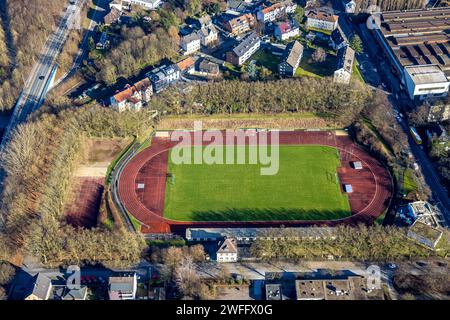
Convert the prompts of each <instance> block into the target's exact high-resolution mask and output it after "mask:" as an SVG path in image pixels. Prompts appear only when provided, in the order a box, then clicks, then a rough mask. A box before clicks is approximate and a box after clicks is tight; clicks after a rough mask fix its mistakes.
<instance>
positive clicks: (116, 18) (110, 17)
mask: <svg viewBox="0 0 450 320" xmlns="http://www.w3.org/2000/svg"><path fill="white" fill-rule="evenodd" d="M121 15H122V10H119V9H118V8H117V7H116V6H112V7H111V9H110V11H109V12H108V14H107V15H105V17H104V18H103V21H104V24H105V25H107V26H109V25H112V24H115V23H119V22H120V16H121Z"/></svg>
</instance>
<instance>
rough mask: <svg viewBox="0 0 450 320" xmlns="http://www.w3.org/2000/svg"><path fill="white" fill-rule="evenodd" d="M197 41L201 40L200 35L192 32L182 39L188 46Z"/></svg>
mask: <svg viewBox="0 0 450 320" xmlns="http://www.w3.org/2000/svg"><path fill="white" fill-rule="evenodd" d="M196 40H200V37H199V36H198V34H197V33H196V32H192V33H190V34H188V35H185V36H184V37H182V38H181V42H183V43H186V44H187V43H190V42H192V41H196Z"/></svg>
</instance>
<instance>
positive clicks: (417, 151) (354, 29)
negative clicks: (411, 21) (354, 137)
mask: <svg viewBox="0 0 450 320" xmlns="http://www.w3.org/2000/svg"><path fill="white" fill-rule="evenodd" d="M339 26H340V27H341V29H342V30H343V31H344V33H345V34H346V36H347V37H348V38H350V37H351V36H352V35H353V34H355V33H357V34H358V35H359V36H360V38H361V40H362V43H363V47H364V53H363V54H361V55H358V57H357V58H358V61H360V64H362V65H363V70H362V72H361V73H362V75H363V78H364V80H365V81H366V83H367V84H369V85H371V86H372V87H375V88H378V89H382V90H383V91H386V93H392V94H390V96H389V101H390V107H391V111H393V110H394V109H395V110H398V111H405V110H409V109H411V106H413V105H414V104H413V102H412V101H411V100H409V98H408V97H407V95H406V93H405V91H404V90H403V86H402V84H401V81H400V80H399V78H397V77H396V76H395V75H394V74H393V72H392V68H391V66H390V64H389V62H388V61H387V59H385V57H384V55H383V52H382V51H381V49H380V48H379V47H378V45H377V44H376V41H375V39H374V37H373V35H372V34H371V32H370V31H369V30H368V29H367V27H366V25H365V24H359V25H355V24H351V23H349V21H348V20H347V19H346V17H345V14H341V16H340V18H339ZM383 81H384V82H383ZM400 127H401V128H402V130H403V131H404V133H405V134H406V135H407V136H408V144H409V150H410V151H411V153H412V154H413V156H414V158H415V161H416V162H417V163H418V165H419V170H420V172H421V174H422V175H423V177H424V178H425V182H426V183H427V184H428V186H429V187H430V189H431V192H432V195H431V197H432V200H433V202H434V203H435V204H437V205H438V207H439V209H440V210H441V211H442V213H443V215H444V218H445V220H446V222H447V225H450V199H449V197H448V193H447V190H446V189H445V188H444V187H443V185H442V184H441V181H440V179H439V176H438V174H437V172H436V169H435V168H434V166H433V163H432V161H431V160H430V159H429V158H428V156H427V154H426V153H425V151H424V150H422V148H420V147H419V146H418V145H417V144H416V143H415V141H414V140H413V139H412V138H411V135H410V134H409V126H408V123H407V122H406V121H401V122H400Z"/></svg>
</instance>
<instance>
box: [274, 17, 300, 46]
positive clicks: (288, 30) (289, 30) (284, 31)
mask: <svg viewBox="0 0 450 320" xmlns="http://www.w3.org/2000/svg"><path fill="white" fill-rule="evenodd" d="M299 34H300V28H299V27H298V26H297V25H294V24H293V23H289V22H287V21H285V22H281V23H279V24H277V26H276V27H275V29H274V35H275V37H276V38H277V39H278V40H282V41H284V40H288V39H290V38H292V37H296V36H298V35H299Z"/></svg>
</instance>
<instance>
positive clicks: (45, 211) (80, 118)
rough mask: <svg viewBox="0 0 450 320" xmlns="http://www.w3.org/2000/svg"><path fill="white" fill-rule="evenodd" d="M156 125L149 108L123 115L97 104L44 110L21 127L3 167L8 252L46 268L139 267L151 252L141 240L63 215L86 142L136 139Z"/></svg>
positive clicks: (3, 223)
mask: <svg viewBox="0 0 450 320" xmlns="http://www.w3.org/2000/svg"><path fill="white" fill-rule="evenodd" d="M44 109H45V108H44ZM151 124H152V123H151V117H150V115H149V111H148V110H143V111H142V112H140V113H133V112H126V113H121V114H119V113H117V112H115V111H113V110H111V109H106V108H102V107H98V106H91V107H86V108H82V109H81V108H80V109H73V108H69V109H65V108H62V109H60V110H59V111H58V112H55V113H53V114H50V113H47V112H45V110H41V111H40V112H39V114H37V115H36V116H35V117H34V119H33V120H32V121H30V122H27V123H25V124H22V125H20V126H19V127H18V128H17V129H16V132H15V134H14V135H13V139H12V141H11V142H10V143H9V144H8V145H7V146H6V149H5V152H3V154H2V161H1V165H2V169H3V170H4V172H5V179H4V188H3V193H2V203H1V214H0V217H1V219H0V222H1V223H0V232H1V237H2V238H3V239H4V241H3V242H2V245H3V246H5V252H9V253H13V252H14V251H16V250H18V251H20V250H26V251H28V252H31V253H32V254H33V255H35V256H37V257H40V258H41V260H42V261H43V262H44V263H46V264H48V265H57V264H61V263H82V262H85V263H96V262H102V263H112V262H113V261H114V262H115V263H117V264H120V263H122V262H123V263H130V262H135V261H137V259H139V257H140V254H141V251H142V249H143V248H144V247H145V242H144V241H143V239H142V238H141V237H140V236H139V235H136V234H134V233H128V232H126V231H124V230H122V229H117V230H112V231H110V230H108V229H107V228H97V229H91V230H84V229H77V228H74V227H72V226H69V225H66V223H65V219H64V210H63V209H64V204H65V201H66V197H67V192H68V189H69V188H68V185H69V182H70V179H71V177H72V174H73V170H74V168H75V167H76V165H77V162H78V161H79V159H80V158H79V157H80V154H81V152H82V150H83V147H84V142H85V141H86V138H87V137H125V136H132V135H137V134H139V133H140V132H141V131H140V130H143V129H146V128H148V127H149V126H151ZM69 252H70V253H69Z"/></svg>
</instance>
